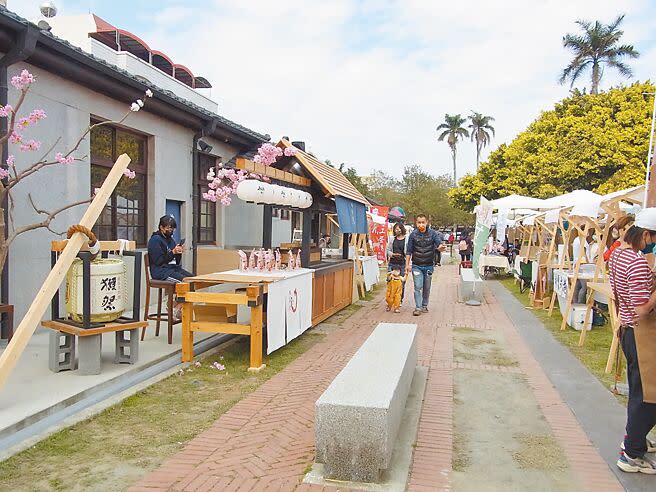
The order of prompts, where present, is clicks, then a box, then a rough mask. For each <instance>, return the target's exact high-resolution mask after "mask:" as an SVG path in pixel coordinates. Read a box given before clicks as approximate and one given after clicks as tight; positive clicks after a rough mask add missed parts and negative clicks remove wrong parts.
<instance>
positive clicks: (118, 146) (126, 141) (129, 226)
mask: <svg viewBox="0 0 656 492" xmlns="http://www.w3.org/2000/svg"><path fill="white" fill-rule="evenodd" d="M90 139H91V192H92V193H93V190H94V189H95V188H100V187H101V186H102V184H103V182H104V181H105V178H106V177H107V175H108V174H109V171H110V169H111V167H112V166H113V165H114V162H115V161H116V159H117V158H118V156H119V155H121V154H123V153H125V154H128V155H129V156H130V159H132V161H131V162H130V169H131V170H132V171H134V172H135V174H136V177H135V178H134V179H129V178H127V177H125V176H124V177H122V178H121V180H120V181H119V183H118V185H117V186H116V189H115V190H114V193H112V196H111V198H110V199H109V201H108V202H107V205H106V206H105V209H104V210H103V211H102V213H101V214H100V218H99V219H98V221H97V222H96V225H95V227H94V228H93V231H94V232H95V234H96V235H97V236H98V238H99V239H101V240H105V241H113V240H116V239H127V240H129V241H135V242H136V243H137V246H140V247H142V246H145V245H146V183H147V179H146V178H147V174H146V172H147V167H146V162H147V159H146V148H147V137H145V136H143V135H140V134H137V133H133V132H129V131H127V130H123V129H121V128H116V127H112V126H109V125H107V126H99V127H96V128H94V129H93V130H91V135H90Z"/></svg>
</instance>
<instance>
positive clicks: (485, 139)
mask: <svg viewBox="0 0 656 492" xmlns="http://www.w3.org/2000/svg"><path fill="white" fill-rule="evenodd" d="M469 121H471V123H470V124H469V128H471V131H470V135H471V140H472V142H476V170H477V171H478V166H479V164H480V161H481V150H483V148H484V147H487V146H488V144H489V143H490V141H491V140H492V138H491V137H490V132H492V136H495V135H494V127H493V126H492V125H490V122H491V121H494V118H492V116H483V115H482V114H481V113H477V112H476V111H472V114H471V115H469Z"/></svg>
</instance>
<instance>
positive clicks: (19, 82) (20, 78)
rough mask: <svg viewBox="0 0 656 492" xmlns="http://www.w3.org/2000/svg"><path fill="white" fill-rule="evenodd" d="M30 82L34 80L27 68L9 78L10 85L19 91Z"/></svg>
mask: <svg viewBox="0 0 656 492" xmlns="http://www.w3.org/2000/svg"><path fill="white" fill-rule="evenodd" d="M32 82H34V75H32V74H31V73H30V72H28V71H27V70H23V71H22V72H21V73H20V75H15V76H13V77H12V78H11V85H13V86H14V88H16V89H18V90H19V91H20V90H23V89H25V88H27V87H28V86H29V85H30V84H31V83H32Z"/></svg>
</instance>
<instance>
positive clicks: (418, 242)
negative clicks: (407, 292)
mask: <svg viewBox="0 0 656 492" xmlns="http://www.w3.org/2000/svg"><path fill="white" fill-rule="evenodd" d="M415 226H416V229H415V230H414V231H412V233H411V234H410V237H409V238H408V246H407V248H406V271H412V281H413V283H414V286H415V310H414V312H413V313H412V314H413V315H415V316H419V315H420V314H422V313H427V312H428V298H429V297H430V289H431V281H432V279H433V268H434V265H435V254H436V252H437V250H438V249H439V250H440V251H444V250H445V249H446V248H445V247H444V245H443V244H442V243H443V241H444V238H443V236H442V234H440V233H439V232H437V231H435V230H434V229H430V228H429V227H428V219H427V218H426V216H425V215H424V214H419V215H417V217H415ZM411 268H412V270H411Z"/></svg>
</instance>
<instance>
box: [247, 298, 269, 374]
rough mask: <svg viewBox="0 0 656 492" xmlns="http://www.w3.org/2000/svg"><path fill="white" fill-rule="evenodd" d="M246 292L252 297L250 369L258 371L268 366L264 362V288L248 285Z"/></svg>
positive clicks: (250, 303)
mask: <svg viewBox="0 0 656 492" xmlns="http://www.w3.org/2000/svg"><path fill="white" fill-rule="evenodd" d="M246 294H247V295H248V297H249V298H250V299H251V300H249V301H248V303H249V305H250V307H251V333H250V337H251V355H250V367H249V368H248V370H249V371H251V372H258V371H261V370H262V369H264V368H265V367H266V366H265V365H264V364H262V318H263V316H262V295H263V294H262V288H261V287H248V288H247V289H246Z"/></svg>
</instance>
